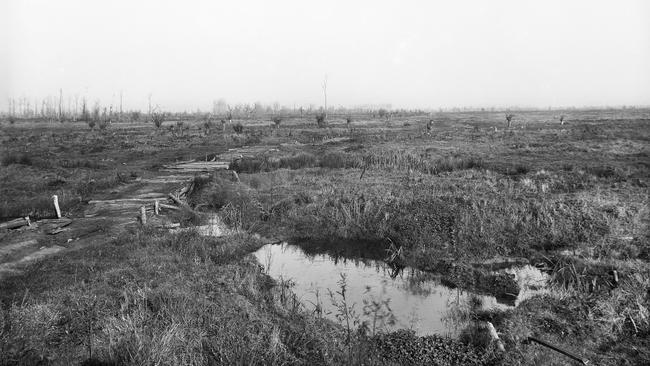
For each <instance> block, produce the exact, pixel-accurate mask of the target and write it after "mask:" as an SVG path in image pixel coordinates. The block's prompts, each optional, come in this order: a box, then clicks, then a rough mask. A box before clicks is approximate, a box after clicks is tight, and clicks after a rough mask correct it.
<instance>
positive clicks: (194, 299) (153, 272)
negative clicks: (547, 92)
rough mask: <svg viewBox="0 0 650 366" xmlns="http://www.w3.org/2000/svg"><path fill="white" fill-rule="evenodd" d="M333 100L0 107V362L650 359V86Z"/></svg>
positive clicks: (619, 362)
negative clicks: (473, 99)
mask: <svg viewBox="0 0 650 366" xmlns="http://www.w3.org/2000/svg"><path fill="white" fill-rule="evenodd" d="M559 115H566V119H565V123H564V124H560V122H559V120H558V116H559ZM346 117H347V115H340V116H339V115H331V116H330V117H329V120H328V125H327V126H326V127H323V128H319V127H318V126H317V124H316V121H315V118H314V117H313V116H308V115H305V116H300V115H286V116H282V119H281V121H280V122H279V123H278V124H277V125H276V124H274V123H273V122H271V116H266V117H257V118H235V120H234V122H233V123H234V124H241V125H242V126H243V130H242V131H241V132H239V133H236V132H235V129H234V128H233V126H234V125H233V124H226V125H224V126H221V125H219V126H213V125H207V124H206V123H205V121H204V120H202V119H200V118H190V119H189V120H185V121H184V122H183V123H182V125H181V124H180V123H177V121H171V120H170V121H165V122H164V123H163V126H162V127H161V128H159V129H156V128H155V127H154V125H153V124H152V123H151V122H132V121H131V122H120V123H113V124H112V125H110V126H108V127H107V128H106V129H105V130H90V129H89V128H88V126H87V125H86V124H85V123H82V122H64V123H59V122H53V123H52V122H46V121H25V120H18V121H17V122H15V123H13V124H9V123H8V122H2V124H1V126H0V141H1V146H2V147H1V150H0V161H1V166H0V222H5V221H9V220H12V219H16V218H20V217H25V216H29V217H30V220H31V221H32V222H34V224H33V225H31V226H22V227H19V228H16V229H6V230H0V300H1V301H2V316H1V317H0V332H1V333H0V344H1V346H0V364H7V365H13V364H34V363H42V364H61V365H64V364H79V363H84V362H85V363H86V364H89V365H90V364H95V365H100V364H101V365H112V364H116V365H117V364H127V365H136V364H138V365H141V364H147V365H149V364H152V365H153V364H193V365H194V364H197V365H198V364H331V365H335V364H377V365H400V364H427V365H437V364H439V365H448V364H458V365H465V364H476V365H487V364H506V365H510V364H526V365H528V364H536V365H557V364H568V363H570V362H572V361H571V359H570V358H568V357H567V356H564V355H562V354H560V353H557V352H555V351H552V350H550V349H548V348H545V347H543V346H541V345H539V344H536V343H534V342H530V341H529V337H531V336H532V337H535V338H537V339H541V340H544V341H546V342H549V343H551V344H553V345H557V346H560V347H561V348H563V349H565V350H567V351H569V352H571V353H573V354H575V355H577V356H579V357H581V358H583V359H587V360H589V361H590V362H591V363H593V364H598V365H626V364H629V365H633V364H648V363H650V338H649V337H650V312H649V309H650V291H649V288H650V263H649V262H650V229H649V224H650V209H649V207H650V206H649V203H650V198H649V197H648V185H649V184H650V110H643V109H626V110H570V111H530V112H517V113H516V116H515V118H514V120H513V123H512V126H511V127H510V128H506V123H505V120H504V115H503V113H501V112H498V113H497V112H494V113H492V112H467V113H461V112H458V113H434V114H431V115H415V114H413V115H411V114H403V115H399V114H397V115H393V116H391V118H390V119H388V118H380V117H378V116H375V115H372V114H356V115H352V116H349V117H351V121H350V122H349V123H348V122H346ZM429 121H432V122H431V123H430V128H427V123H428V122H429ZM206 126H208V127H210V128H207V129H206ZM194 162H197V163H198V162H201V164H195V163H194ZM226 168H227V169H226ZM233 172H236V174H235V173H233ZM170 192H174V193H175V194H177V195H176V196H175V198H178V199H179V202H177V201H176V200H174V199H170V200H169V201H168V195H167V194H168V193H170ZM52 195H57V196H58V199H59V203H60V206H61V210H62V214H63V216H64V217H66V218H69V219H71V220H72V221H71V222H69V223H66V225H65V226H62V224H61V222H60V221H56V220H52V219H54V218H56V212H55V210H54V206H53V205H52V198H51V197H52ZM181 195H183V197H181ZM155 200H158V201H159V203H162V204H164V205H170V206H175V207H176V208H178V209H171V210H170V209H163V211H162V212H163V214H162V215H159V216H154V215H153V202H154V201H155ZM142 205H144V206H146V207H145V208H146V210H147V218H148V220H147V223H146V224H144V225H142V223H141V222H139V219H138V217H139V215H140V213H139V212H140V211H139V210H140V206H142ZM173 225H176V226H178V227H174V228H173V229H171V230H170V229H169V227H171V226H173ZM206 227H208V228H212V229H214V230H216V231H218V232H219V233H218V234H215V233H213V232H211V233H208V234H207V235H206V232H205V228H206ZM186 228H187V229H186ZM279 242H282V243H286V244H284V247H282V248H284V249H282V250H276V251H274V249H273V248H276V249H278V248H280V247H276V246H274V245H280V244H277V243H279ZM288 246H291V248H294V249H292V250H294V251H293V252H291V253H294V254H295V256H294V257H291V258H290V257H289V254H291V253H289V251H288V250H287V249H286V248H287V247H288ZM276 252H277V253H279V254H277V255H279V256H280V257H277V258H271V255H272V254H273V253H276ZM264 253H268V254H264ZM283 253H284V254H283ZM287 253H289V254H287ZM267 255H268V258H266V259H267V260H265V256H267ZM273 260H275V261H287V262H283V263H286V268H289V267H290V265H296V266H297V265H298V264H300V265H301V267H294V268H299V271H301V272H298V273H300V275H297V274H294V278H284V277H280V276H279V274H278V273H280V272H277V273H276V272H274V271H273V270H272V266H271V262H272V261H273ZM290 261H291V262H290ZM330 261H331V264H328V266H329V265H331V267H325V265H324V263H325V262H327V263H330ZM265 262H267V263H265ZM346 266H348V267H346ZM319 268H320V269H319ZM323 268H328V269H327V271H329V272H323V271H325V270H324V269H323ZM368 268H372V269H373V270H372V271H366V272H363V276H373V277H372V278H370V277H364V278H365V280H363V281H360V282H359V281H357V278H356V277H354V276H355V273H357V272H355V271H357V270H358V271H361V270H364V269H368ZM521 268H526V269H529V270H530V271H534V272H535V273H536V274H538V275H539V276H540V279H539V281H538V282H537V283H535V284H531V283H524V282H523V279H522V275H521V273H522V272H520V269H521ZM318 271H321V272H318ZM332 271H341V273H344V274H345V273H347V274H348V275H347V276H343V277H339V274H338V272H336V273H335V272H332ZM383 273H385V274H383ZM381 276H384V277H381ZM302 277H304V278H309V279H310V280H309V281H317V280H318V278H328V279H329V280H330V281H331V282H332V283H333V284H334V285H333V286H334V288H332V286H325V287H322V288H320V290H319V291H322V292H320V295H321V296H319V295H318V294H319V292H316V297H315V298H309V301H307V299H308V295H309V296H311V295H313V293H312V292H309V291H308V290H306V287H304V288H303V287H302V286H303V284H301V278H302ZM399 280H403V281H405V283H407V284H408V286H409V287H408V289H406V290H404V289H403V288H402V289H401V290H400V291H402V290H403V292H393V294H394V295H393V298H392V299H391V298H390V296H389V297H385V298H381V299H378V298H375V297H374V295H373V293H372V292H371V290H370V287H371V286H370V285H371V284H372V286H375V284H377V285H376V286H380V284H382V283H383V284H384V285H385V286H390V284H395V283H396V282H393V281H399ZM364 281H367V284H366V282H364ZM303 282H304V281H303ZM387 283H388V284H389V285H386V284H387ZM305 286H306V285H305ZM364 286H365V287H368V289H367V291H366V290H364V289H363V287H364ZM395 286H397V285H395ZM400 286H401V285H400ZM397 287H399V286H397ZM402 287H403V286H402ZM426 289H428V290H426ZM425 290H426V291H425ZM395 291H397V290H395ZM396 294H402V295H399V296H403V298H401V297H400V298H397V297H396V296H398V295H396ZM454 294H455V296H456V297H455V300H453V299H454V298H453V296H454ZM436 296H439V297H444V296H448V297H449V299H447V298H445V299H447V300H445V301H444V302H441V303H440V304H438V303H436V304H435V305H434V304H433V303H430V302H426V301H430V300H431V299H433V298H434V297H436ZM413 301H420V303H419V304H427V305H421V306H420V307H423V306H424V307H425V311H424V313H433V312H434V310H435V311H440V312H441V314H444V316H443V318H444V319H443V320H440V319H438V318H435V319H431V322H429V323H430V328H427V326H428V325H427V324H429V323H427V322H426V321H424V320H421V321H420V322H418V321H417V319H415V320H414V321H413V324H411V326H410V327H408V326H403V325H400V324H401V323H400V316H402V313H406V312H410V308H409V309H408V311H405V310H404V309H406V307H408V306H412V304H413V303H412V302H413ZM429 307H432V308H431V311H429ZM433 307H435V309H433ZM395 319H397V321H395ZM488 322H489V324H492V325H493V326H494V328H496V330H497V331H498V332H499V336H500V342H502V345H503V349H504V351H501V350H499V345H498V342H497V341H495V340H491V338H490V337H489V331H488V329H487V328H486V324H488ZM450 323H451V324H453V327H451V326H450V325H449V324H450ZM452 328H453V330H452ZM411 329H412V330H413V331H410V330H411Z"/></svg>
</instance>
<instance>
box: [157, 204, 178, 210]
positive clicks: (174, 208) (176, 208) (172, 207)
mask: <svg viewBox="0 0 650 366" xmlns="http://www.w3.org/2000/svg"><path fill="white" fill-rule="evenodd" d="M158 206H160V208H164V209H167V210H174V211H178V210H180V209H181V208H180V207H176V206H172V205H167V204H164V203H160V204H158Z"/></svg>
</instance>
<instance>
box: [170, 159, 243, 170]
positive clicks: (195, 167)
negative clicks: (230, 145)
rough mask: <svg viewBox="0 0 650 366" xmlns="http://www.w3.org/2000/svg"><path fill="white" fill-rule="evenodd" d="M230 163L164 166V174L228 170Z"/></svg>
mask: <svg viewBox="0 0 650 366" xmlns="http://www.w3.org/2000/svg"><path fill="white" fill-rule="evenodd" d="M229 165H230V163H228V162H225V161H195V162H192V163H184V164H174V165H165V168H164V169H162V171H165V172H209V171H212V170H221V169H228V166H229Z"/></svg>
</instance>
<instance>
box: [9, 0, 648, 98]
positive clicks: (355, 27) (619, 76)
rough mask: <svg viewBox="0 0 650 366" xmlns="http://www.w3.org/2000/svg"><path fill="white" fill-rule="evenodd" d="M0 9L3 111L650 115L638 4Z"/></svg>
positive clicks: (66, 2) (19, 1)
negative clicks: (589, 108)
mask: <svg viewBox="0 0 650 366" xmlns="http://www.w3.org/2000/svg"><path fill="white" fill-rule="evenodd" d="M0 3H1V5H0V14H2V15H0V23H2V24H1V25H0V31H1V32H2V33H1V35H0V45H2V44H3V43H4V44H6V46H4V45H3V46H2V47H1V48H0V97H2V98H3V100H4V101H6V100H7V99H8V98H10V97H20V96H27V97H30V98H32V99H34V98H42V97H44V96H47V95H58V91H59V88H62V89H63V93H64V97H65V96H73V95H79V96H87V97H88V98H89V99H90V100H93V101H94V100H95V99H101V101H102V103H106V104H108V103H111V102H114V103H117V102H118V100H119V93H120V90H122V91H123V93H124V101H125V105H126V106H125V107H126V108H144V107H145V106H146V103H147V95H148V94H149V93H151V94H152V100H153V101H154V104H159V105H160V106H161V107H163V108H165V109H174V110H183V109H187V110H195V109H196V108H202V109H208V108H209V107H210V105H211V103H212V100H214V99H217V98H225V99H226V100H227V101H228V102H229V103H237V102H254V101H258V100H259V101H262V102H264V103H273V102H276V101H277V102H279V103H281V104H286V105H293V104H294V103H295V104H302V105H308V104H314V105H317V106H320V105H321V104H322V90H321V83H322V81H323V78H324V76H325V75H328V80H329V82H328V104H329V105H333V106H335V105H346V106H352V105H361V104H381V103H390V104H392V105H393V107H425V108H426V107H431V108H437V107H440V106H442V107H451V106H493V105H496V106H539V107H546V106H570V105H574V106H585V105H650V2H648V1H643V0H639V1H634V0H616V1H614V0H610V1H600V0H597V1H594V0H576V1H566V0H565V1H548V0H544V1H541V0H540V1H522V0H498V1H483V0H476V1H451V0H450V1H435V2H434V1H408V0H401V1H397V0H395V1H377V0H375V1H353V0H346V1H304V0H303V1H277V0H276V1H266V0H259V1H239V0H238V1H234V0H233V1H228V2H223V1H160V0H158V1H116V0H111V1H108V0H106V1H89V0H57V1H52V0H38V1H29V0H0ZM6 105H7V103H6V102H2V107H1V108H0V109H2V110H5V109H6Z"/></svg>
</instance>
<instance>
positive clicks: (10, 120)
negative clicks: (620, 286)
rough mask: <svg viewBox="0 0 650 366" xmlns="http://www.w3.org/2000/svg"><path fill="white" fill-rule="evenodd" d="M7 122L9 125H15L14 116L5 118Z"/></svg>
mask: <svg viewBox="0 0 650 366" xmlns="http://www.w3.org/2000/svg"><path fill="white" fill-rule="evenodd" d="M7 120H8V121H9V124H12V125H13V124H14V123H16V116H14V115H10V116H9V117H8V118H7Z"/></svg>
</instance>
